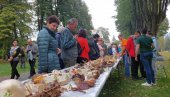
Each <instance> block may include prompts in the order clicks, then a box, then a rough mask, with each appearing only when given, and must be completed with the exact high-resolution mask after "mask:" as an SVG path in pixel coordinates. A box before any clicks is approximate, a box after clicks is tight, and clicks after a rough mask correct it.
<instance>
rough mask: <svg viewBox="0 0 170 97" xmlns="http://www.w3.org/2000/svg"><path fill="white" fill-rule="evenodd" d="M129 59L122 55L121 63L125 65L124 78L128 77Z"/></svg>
mask: <svg viewBox="0 0 170 97" xmlns="http://www.w3.org/2000/svg"><path fill="white" fill-rule="evenodd" d="M129 61H130V59H129V56H128V55H127V54H125V55H123V62H124V65H125V76H126V77H130V63H129Z"/></svg>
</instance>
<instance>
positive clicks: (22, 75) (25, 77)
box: [0, 73, 29, 82]
mask: <svg viewBox="0 0 170 97" xmlns="http://www.w3.org/2000/svg"><path fill="white" fill-rule="evenodd" d="M28 77H29V73H22V74H20V77H19V79H18V80H19V81H24V80H26V79H28ZM7 79H10V75H9V76H5V77H0V82H1V81H3V80H7Z"/></svg>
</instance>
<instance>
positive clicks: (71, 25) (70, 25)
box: [67, 18, 78, 31]
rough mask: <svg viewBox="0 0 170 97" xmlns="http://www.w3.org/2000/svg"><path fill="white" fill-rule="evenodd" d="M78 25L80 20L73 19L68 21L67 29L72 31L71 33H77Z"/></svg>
mask: <svg viewBox="0 0 170 97" xmlns="http://www.w3.org/2000/svg"><path fill="white" fill-rule="evenodd" d="M77 25H78V20H77V19H76V18H71V19H70V20H68V22H67V27H68V28H69V29H70V30H71V31H76V28H77Z"/></svg>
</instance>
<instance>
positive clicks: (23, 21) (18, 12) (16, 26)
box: [0, 0, 31, 55]
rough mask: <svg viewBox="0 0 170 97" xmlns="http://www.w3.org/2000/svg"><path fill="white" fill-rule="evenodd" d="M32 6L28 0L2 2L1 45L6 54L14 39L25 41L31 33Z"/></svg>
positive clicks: (0, 2) (0, 6) (0, 7)
mask: <svg viewBox="0 0 170 97" xmlns="http://www.w3.org/2000/svg"><path fill="white" fill-rule="evenodd" d="M30 9H31V6H30V5H29V4H28V3H27V0H1V1H0V41H1V42H0V44H1V47H0V48H1V49H2V50H3V52H4V54H3V55H5V53H6V50H7V48H9V46H10V43H11V41H12V39H18V40H22V41H25V39H27V37H28V35H29V34H30V33H31V28H30V25H29V23H30V22H31V13H30V12H29V10H30Z"/></svg>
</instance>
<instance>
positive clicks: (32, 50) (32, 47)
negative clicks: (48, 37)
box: [26, 39, 38, 78]
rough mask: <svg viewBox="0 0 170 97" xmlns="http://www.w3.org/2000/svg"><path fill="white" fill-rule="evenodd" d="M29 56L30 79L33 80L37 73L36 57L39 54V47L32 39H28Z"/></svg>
mask: <svg viewBox="0 0 170 97" xmlns="http://www.w3.org/2000/svg"><path fill="white" fill-rule="evenodd" d="M27 43H28V45H27V48H26V50H27V55H28V61H29V64H30V76H29V78H31V77H32V76H33V75H34V74H35V73H36V72H35V68H34V67H35V62H36V55H37V53H38V47H37V45H36V44H34V43H33V42H32V40H31V39H28V40H27Z"/></svg>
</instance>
